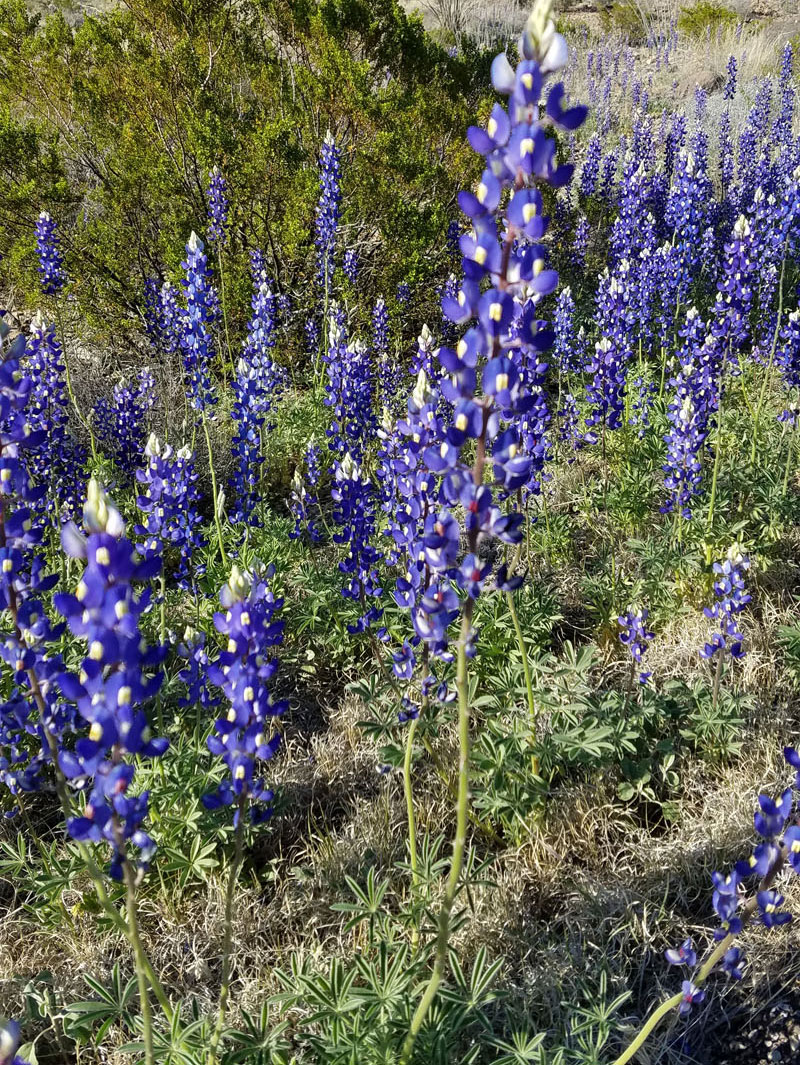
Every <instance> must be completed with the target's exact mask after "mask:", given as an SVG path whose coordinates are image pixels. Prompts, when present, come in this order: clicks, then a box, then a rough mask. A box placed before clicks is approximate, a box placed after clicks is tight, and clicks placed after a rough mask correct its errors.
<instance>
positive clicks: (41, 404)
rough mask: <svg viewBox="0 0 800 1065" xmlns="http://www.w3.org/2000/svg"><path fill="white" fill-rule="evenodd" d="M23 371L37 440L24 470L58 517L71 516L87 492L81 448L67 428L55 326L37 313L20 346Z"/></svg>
mask: <svg viewBox="0 0 800 1065" xmlns="http://www.w3.org/2000/svg"><path fill="white" fill-rule="evenodd" d="M25 370H26V372H27V374H28V375H29V376H30V379H31V381H32V383H33V384H32V388H31V391H30V394H29V397H28V406H27V415H28V421H29V424H30V428H31V430H32V431H33V432H35V433H36V434H37V435H39V438H40V443H39V444H38V445H37V446H36V447H35V448H33V449H32V450H31V453H30V457H29V460H28V469H29V470H30V473H31V475H32V476H33V477H34V478H35V480H36V482H37V483H38V484H45V485H47V497H46V498H47V501H48V504H49V505H50V506H52V508H53V513H54V514H55V515H56V516H57V517H59V516H62V517H66V518H74V517H75V516H76V515H77V514H78V513H79V512H80V508H81V506H82V503H83V498H84V495H85V490H86V473H85V467H86V459H87V455H86V449H85V448H84V447H83V446H82V445H81V444H79V443H78V441H77V440H76V439H75V437H74V436H73V435H72V433H71V432H70V428H69V403H68V399H67V391H66V383H65V374H66V368H65V365H64V353H63V351H62V350H61V345H60V344H59V342H58V338H57V337H56V330H55V326H54V325H52V324H47V323H46V322H45V321H44V319H43V318H42V317H41V315H39V314H37V315H36V316H35V317H34V319H33V321H32V322H31V327H30V333H29V336H28V343H27V347H26V349H25Z"/></svg>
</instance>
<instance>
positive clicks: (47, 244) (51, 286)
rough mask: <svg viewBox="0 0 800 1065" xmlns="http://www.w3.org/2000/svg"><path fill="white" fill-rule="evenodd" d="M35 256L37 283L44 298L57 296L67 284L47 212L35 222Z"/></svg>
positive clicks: (57, 244)
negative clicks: (36, 259) (36, 258)
mask: <svg viewBox="0 0 800 1065" xmlns="http://www.w3.org/2000/svg"><path fill="white" fill-rule="evenodd" d="M35 233H36V255H37V257H38V260H39V282H40V284H41V287H42V292H43V293H44V294H45V295H46V296H55V295H57V294H58V293H59V292H60V291H61V290H62V288H63V287H64V285H65V284H66V283H67V275H66V272H65V270H64V260H63V258H62V256H61V248H60V245H59V239H58V230H57V229H56V224H55V222H54V221H53V219H52V218H51V217H50V215H49V214H48V213H47V211H42V213H41V214H40V215H39V217H38V218H37V220H36V226H35Z"/></svg>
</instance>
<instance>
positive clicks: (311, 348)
mask: <svg viewBox="0 0 800 1065" xmlns="http://www.w3.org/2000/svg"><path fill="white" fill-rule="evenodd" d="M303 339H304V341H305V345H304V346H305V350H306V352H307V353H308V354H309V355H311V356H315V355H316V354H317V352H318V351H319V341H320V330H319V322H318V321H317V319H316V318H314V317H310V318H306V321H305V325H304V326H303Z"/></svg>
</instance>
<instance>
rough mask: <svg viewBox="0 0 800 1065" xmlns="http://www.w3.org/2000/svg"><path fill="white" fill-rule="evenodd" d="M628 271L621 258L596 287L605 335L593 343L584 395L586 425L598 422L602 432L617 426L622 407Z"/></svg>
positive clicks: (629, 315)
mask: <svg viewBox="0 0 800 1065" xmlns="http://www.w3.org/2000/svg"><path fill="white" fill-rule="evenodd" d="M629 273H630V264H629V263H628V261H627V260H626V259H623V260H622V262H621V263H620V264H619V266H618V267H617V271H616V272H615V274H613V275H611V274H610V273H609V272H608V271H606V273H605V274H604V275H603V276H602V277H601V278H600V281H599V284H598V290H597V307H598V319H599V323H598V324H599V326H600V329H601V332H602V333H603V334H604V335H602V336H601V339H600V340H598V341H597V343H596V344H595V351H594V356H593V357H592V359H591V360H590V362H589V365H588V366H587V372H588V373H590V374H591V375H592V380H591V383H590V384H589V386H588V388H587V390H586V398H587V399H588V401H589V403H590V405H591V408H592V409H591V412H590V414H589V417H587V419H586V425H587V427H589V428H593V427H595V426H598V425H599V426H601V427H602V432H603V434H605V431H606V430H607V429H611V430H614V429H618V428H619V427H620V425H621V424H622V416H623V412H624V407H625V385H626V377H627V367H628V363H629V361H630V358H631V355H632V354H633V353H632V349H631V344H630V331H629V329H630V325H631V322H632V310H631V306H630V299H629V288H628V281H629Z"/></svg>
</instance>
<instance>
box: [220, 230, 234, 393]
mask: <svg viewBox="0 0 800 1065" xmlns="http://www.w3.org/2000/svg"><path fill="white" fill-rule="evenodd" d="M217 264H218V266H219V295H220V300H219V302H220V306H221V307H222V324H223V326H224V327H225V347H226V349H227V352H228V359H227V362H229V363H230V365H231V373H232V374H233V375H234V376H235V375H236V366H235V365H234V362H233V348H232V347H231V338H230V334H229V332H228V309H227V306H226V303H227V301H226V299H225V271H224V270H223V269H222V242H221V241H217ZM222 365H223V366H225V365H226V360H225V359H223V360H222Z"/></svg>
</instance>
